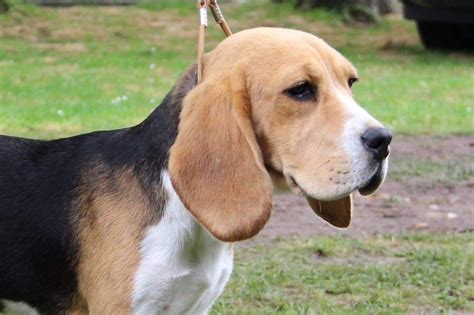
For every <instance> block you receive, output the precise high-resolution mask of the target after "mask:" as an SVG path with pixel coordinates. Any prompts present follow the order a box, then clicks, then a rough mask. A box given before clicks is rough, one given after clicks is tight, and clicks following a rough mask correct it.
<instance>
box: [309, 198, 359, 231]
mask: <svg viewBox="0 0 474 315" xmlns="http://www.w3.org/2000/svg"><path fill="white" fill-rule="evenodd" d="M306 199H307V200H308V203H309V205H310V206H311V208H312V209H313V211H314V212H315V213H316V214H317V215H318V216H320V217H321V218H322V219H323V220H325V221H326V222H328V223H329V224H331V225H333V226H335V227H338V228H346V227H348V226H349V225H350V224H351V218H352V196H351V195H349V196H347V197H344V198H342V199H338V200H332V201H321V200H317V199H313V198H311V197H306Z"/></svg>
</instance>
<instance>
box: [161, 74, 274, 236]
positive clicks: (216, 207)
mask: <svg viewBox="0 0 474 315" xmlns="http://www.w3.org/2000/svg"><path fill="white" fill-rule="evenodd" d="M239 84H240V82H230V80H225V81H220V82H219V83H218V84H215V85H209V84H208V83H206V82H204V83H202V84H201V85H199V86H198V87H196V88H195V89H194V90H193V91H191V92H190V93H189V94H188V96H187V97H186V99H185V101H184V107H183V111H182V113H181V123H180V126H179V133H178V138H177V140H176V142H175V144H174V145H173V147H172V149H171V154H170V164H169V168H170V174H171V176H172V180H173V185H174V186H175V188H176V189H177V191H178V193H179V194H180V197H181V199H182V201H183V202H184V204H185V205H186V207H187V208H188V209H189V210H190V211H191V212H192V213H193V214H194V216H195V217H196V218H197V219H198V220H199V221H200V222H201V223H202V224H203V225H204V226H205V227H206V228H207V229H208V230H209V231H210V232H211V233H212V234H213V235H214V236H215V237H217V238H218V239H220V240H225V241H238V240H242V239H246V238H249V237H252V236H253V235H255V234H256V233H257V232H258V231H259V230H260V229H261V228H262V227H263V225H264V224H265V223H266V221H267V220H268V218H269V216H270V207H271V196H270V195H271V189H272V188H271V181H270V178H269V176H268V174H267V172H266V171H265V168H264V166H263V161H262V158H261V153H260V149H259V148H258V145H257V143H256V139H255V135H254V133H253V131H252V126H251V120H250V112H249V111H250V108H249V104H248V100H247V99H246V92H245V91H244V90H243V88H242V86H240V85H239ZM240 183H247V184H246V185H241V184H240ZM236 207H238V209H236Z"/></svg>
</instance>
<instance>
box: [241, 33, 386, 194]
mask: <svg viewBox="0 0 474 315" xmlns="http://www.w3.org/2000/svg"><path fill="white" fill-rule="evenodd" d="M252 37H253V36H252ZM257 38H258V43H255V50H254V52H253V53H252V54H249V56H248V57H247V58H248V59H247V60H246V63H247V65H246V66H247V67H246V69H245V73H246V79H247V85H248V94H249V98H250V103H251V108H252V118H253V122H254V129H255V133H256V135H257V139H258V140H259V143H260V147H261V148H262V151H263V155H264V161H265V164H266V166H267V167H268V168H269V169H270V170H271V171H273V172H271V173H272V174H273V175H274V176H275V177H278V176H279V175H280V174H282V175H283V176H284V177H285V179H286V183H288V184H289V185H290V186H292V187H294V188H296V189H297V190H301V191H302V192H303V193H304V194H305V195H308V196H310V197H313V198H316V199H319V200H334V199H339V198H342V197H344V196H347V195H348V194H350V193H351V192H353V191H355V190H356V189H360V188H361V191H362V192H363V193H370V192H373V191H374V190H375V189H376V188H377V187H378V186H379V185H380V184H381V182H382V180H383V178H384V177H385V173H386V170H387V159H386V156H387V154H388V149H387V147H385V148H381V150H382V151H385V152H381V154H382V156H377V154H374V152H373V150H371V149H370V148H369V147H368V146H367V144H366V143H365V142H364V141H363V135H364V133H365V132H367V130H370V129H372V130H375V129H377V128H382V125H381V124H380V123H379V122H378V121H376V120H375V119H374V118H372V117H371V116H370V115H369V114H368V113H367V112H366V111H365V110H364V109H362V108H361V107H360V106H359V105H358V104H357V103H356V102H355V101H354V99H353V97H352V92H351V86H352V84H354V83H355V81H356V80H357V79H358V75H357V71H356V70H355V68H354V67H353V66H352V65H351V64H350V63H349V62H348V61H347V60H346V59H345V58H344V57H343V56H341V55H340V54H339V53H338V52H337V51H335V50H334V49H332V48H331V47H330V46H329V45H327V44H326V43H325V42H323V41H322V40H320V39H319V38H316V37H314V36H312V35H309V34H307V33H304V32H298V31H293V30H278V31H276V32H273V33H271V34H268V32H267V30H262V34H261V36H257ZM275 42H278V43H279V45H278V47H275ZM250 44H251V43H250ZM240 47H241V48H242V45H241V46H240ZM380 132H381V133H386V132H384V131H382V130H380ZM386 135H387V139H385V140H384V139H381V140H380V141H389V139H388V137H389V135H388V134H386ZM383 136H384V135H383V134H381V137H383ZM382 145H383V144H382ZM387 145H388V144H387Z"/></svg>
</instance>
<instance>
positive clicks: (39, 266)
mask: <svg viewBox="0 0 474 315" xmlns="http://www.w3.org/2000/svg"><path fill="white" fill-rule="evenodd" d="M203 65H204V67H203V69H204V72H203V81H202V82H201V83H199V84H198V85H197V84H196V71H195V67H191V69H190V70H189V71H188V72H187V73H186V74H185V75H184V76H183V77H182V79H181V80H180V81H179V82H178V83H177V84H176V85H175V87H174V88H173V89H172V90H171V92H170V93H169V94H168V96H167V97H166V98H165V99H164V100H163V102H162V104H161V105H160V106H159V107H158V108H157V109H156V110H155V111H154V112H153V113H152V114H151V115H150V116H149V117H148V118H146V119H145V120H144V121H143V122H142V123H141V124H139V125H137V126H134V127H131V128H126V129H121V130H114V131H101V132H94V133H90V134H84V135H79V136H75V137H72V138H66V139H59V140H52V141H39V140H30V139H23V138H15V137H7V136H0V253H1V256H2V259H0V300H2V301H15V302H24V303H26V304H28V305H30V306H31V307H33V308H35V309H36V310H37V311H38V312H40V313H45V314H57V313H91V314H130V313H134V314H147V315H148V314H206V313H207V312H208V311H209V310H210V308H211V306H212V304H213V302H214V301H215V300H216V299H217V297H218V296H219V295H220V294H221V293H222V291H223V290H224V287H225V284H226V282H227V281H228V279H229V277H230V274H231V271H232V259H233V252H232V245H231V243H232V242H236V241H241V240H245V239H248V238H251V237H253V236H255V235H256V234H257V233H258V232H259V231H260V230H261V229H262V228H263V227H264V225H265V223H266V222H267V220H268V218H269V217H270V211H271V204H272V186H273V185H276V184H277V183H279V184H281V183H283V184H284V185H287V186H289V187H291V188H292V189H293V190H295V191H296V192H298V193H300V194H302V195H303V196H304V197H305V198H306V199H307V200H308V203H309V205H310V207H311V208H312V209H313V210H314V212H315V213H316V214H317V215H318V216H319V217H321V218H322V219H323V220H324V221H326V222H327V223H329V224H331V225H333V226H336V227H340V228H344V227H347V226H349V224H350V222H351V217H352V200H351V194H352V193H353V192H354V191H357V190H359V191H360V192H361V193H362V194H370V193H372V192H374V191H375V190H376V189H377V188H378V187H379V186H380V185H381V184H382V182H383V180H384V178H385V174H386V172H387V156H388V154H389V144H390V141H391V134H390V132H388V131H387V130H386V129H384V128H383V127H382V125H381V124H380V123H379V122H377V120H375V119H374V118H372V117H371V116H370V115H369V114H368V113H367V112H366V111H365V110H364V109H362V108H361V107H360V106H359V105H358V104H357V103H356V102H355V100H354V99H353V97H352V93H351V86H352V85H353V84H354V83H355V82H356V81H357V79H358V74H357V71H356V70H355V68H354V67H353V66H352V65H351V64H350V63H349V62H348V61H347V60H346V59H345V58H344V57H343V56H342V55H340V54H339V53H338V52H337V51H335V50H334V49H332V48H331V47H330V46H328V45H327V44H326V43H325V42H324V41H322V40H321V39H319V38H317V37H315V36H313V35H311V34H308V33H304V32H300V31H295V30H288V29H277V28H257V29H251V30H246V31H242V32H240V33H237V34H234V35H232V36H231V37H229V38H227V39H226V40H224V41H223V42H222V43H221V44H219V45H218V46H217V48H216V49H214V50H213V51H212V52H210V53H209V54H207V55H206V56H205V57H204V59H203ZM315 224H318V223H317V222H315ZM8 303H9V302H8Z"/></svg>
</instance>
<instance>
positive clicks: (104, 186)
mask: <svg viewBox="0 0 474 315" xmlns="http://www.w3.org/2000/svg"><path fill="white" fill-rule="evenodd" d="M100 167H102V169H101V171H100V172H91V174H88V175H87V176H86V178H85V180H84V181H85V184H84V185H83V188H82V189H83V190H84V191H83V196H88V200H83V201H84V203H83V208H82V209H80V210H79V216H80V217H79V218H77V221H78V222H77V223H78V227H79V231H78V234H79V236H78V238H79V244H80V249H79V251H80V254H79V257H80V258H79V261H78V266H77V271H78V282H79V294H78V296H79V298H77V299H76V300H77V301H76V303H75V304H74V305H73V307H72V309H71V313H74V312H75V313H87V312H88V313H89V314H130V313H131V297H132V290H133V284H134V276H135V272H136V268H137V265H138V261H139V244H140V241H141V239H142V237H143V232H144V227H145V226H146V225H147V223H149V222H150V221H151V220H152V219H153V214H152V213H151V211H150V209H151V207H150V205H149V201H148V199H147V198H146V196H145V194H144V193H143V191H142V190H141V188H140V185H139V183H138V181H137V179H136V178H135V177H134V175H133V173H132V171H131V170H116V171H115V172H114V173H113V174H114V176H113V177H112V178H107V179H104V178H100V177H99V178H92V177H91V175H93V174H96V173H102V172H103V173H107V172H111V171H112V170H110V169H104V168H105V166H99V168H100ZM85 301H87V303H86V302H85Z"/></svg>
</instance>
